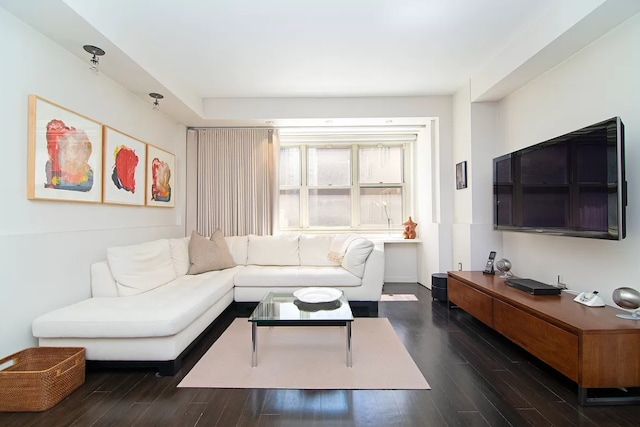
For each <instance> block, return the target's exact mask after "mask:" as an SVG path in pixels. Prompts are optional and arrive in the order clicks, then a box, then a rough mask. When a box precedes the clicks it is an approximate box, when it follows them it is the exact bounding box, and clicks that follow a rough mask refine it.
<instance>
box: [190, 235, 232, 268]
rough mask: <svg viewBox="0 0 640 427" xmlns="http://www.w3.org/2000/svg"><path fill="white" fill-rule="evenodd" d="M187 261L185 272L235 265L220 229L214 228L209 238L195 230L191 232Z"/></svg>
mask: <svg viewBox="0 0 640 427" xmlns="http://www.w3.org/2000/svg"><path fill="white" fill-rule="evenodd" d="M189 263H190V265H189V272H188V273H187V274H200V273H204V272H206V271H214V270H224V269H225V268H231V267H235V265H236V264H235V263H234V262H233V258H231V253H230V252H229V248H228V247H227V242H226V241H225V240H224V236H223V235H222V231H220V230H216V231H215V232H214V233H213V235H212V236H211V239H207V238H206V237H204V236H201V235H200V234H198V233H197V232H195V231H194V232H192V233H191V241H190V242H189Z"/></svg>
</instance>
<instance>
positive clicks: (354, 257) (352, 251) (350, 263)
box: [342, 238, 373, 278]
mask: <svg viewBox="0 0 640 427" xmlns="http://www.w3.org/2000/svg"><path fill="white" fill-rule="evenodd" d="M372 250H373V242H372V241H371V240H369V239H365V238H361V239H355V240H353V241H352V242H351V243H350V244H349V247H348V248H347V252H346V253H345V254H344V258H343V259H342V267H344V268H345V269H346V270H349V271H350V272H351V273H352V274H354V275H356V276H358V277H360V278H362V276H363V275H364V266H365V263H366V262H367V258H369V254H370V253H371V251H372Z"/></svg>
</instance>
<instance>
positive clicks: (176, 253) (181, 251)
mask: <svg viewBox="0 0 640 427" xmlns="http://www.w3.org/2000/svg"><path fill="white" fill-rule="evenodd" d="M169 247H170V248H171V260H172V261H173V268H174V269H175V270H176V276H177V277H180V276H184V275H185V274H187V271H189V237H180V238H178V239H169Z"/></svg>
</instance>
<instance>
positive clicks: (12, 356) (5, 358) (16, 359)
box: [0, 354, 18, 370]
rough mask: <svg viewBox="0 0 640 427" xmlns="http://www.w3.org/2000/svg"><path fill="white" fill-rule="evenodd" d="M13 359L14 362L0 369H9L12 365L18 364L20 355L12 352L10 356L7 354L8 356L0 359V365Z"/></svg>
mask: <svg viewBox="0 0 640 427" xmlns="http://www.w3.org/2000/svg"><path fill="white" fill-rule="evenodd" d="M12 360H13V364H11V365H9V366H5V367H2V368H0V369H1V370H5V369H7V368H10V367H12V366H15V365H17V364H18V356H17V355H15V354H12V355H10V356H7V357H4V358H2V359H0V366H1V365H4V364H5V363H7V362H10V361H12Z"/></svg>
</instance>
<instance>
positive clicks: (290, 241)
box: [247, 234, 300, 265]
mask: <svg viewBox="0 0 640 427" xmlns="http://www.w3.org/2000/svg"><path fill="white" fill-rule="evenodd" d="M298 240H299V236H297V235H296V236H256V235H253V234H251V235H249V251H248V254H247V264H255V265H300V255H299V253H298Z"/></svg>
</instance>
